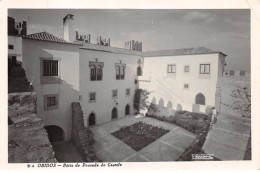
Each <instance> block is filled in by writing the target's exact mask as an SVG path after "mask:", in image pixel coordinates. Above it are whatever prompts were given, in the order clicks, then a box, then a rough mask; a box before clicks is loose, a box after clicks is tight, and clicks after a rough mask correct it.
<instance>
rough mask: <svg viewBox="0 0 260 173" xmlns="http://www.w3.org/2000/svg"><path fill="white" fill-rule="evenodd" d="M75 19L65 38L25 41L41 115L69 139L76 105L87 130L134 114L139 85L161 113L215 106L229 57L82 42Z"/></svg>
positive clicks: (39, 35)
mask: <svg viewBox="0 0 260 173" xmlns="http://www.w3.org/2000/svg"><path fill="white" fill-rule="evenodd" d="M66 20H69V21H66ZM73 20H74V18H73V15H68V16H66V17H65V18H64V21H63V24H64V39H60V38H57V37H55V36H53V35H51V34H49V33H47V32H42V33H36V34H31V35H27V36H25V37H23V38H22V45H23V46H22V54H23V59H22V61H23V63H22V66H23V68H24V69H25V72H26V76H27V79H28V80H29V81H30V82H32V83H33V87H34V89H35V90H36V92H37V113H38V114H39V116H40V117H41V118H42V119H43V121H44V124H45V126H58V127H60V128H61V129H62V130H63V132H64V139H65V140H70V139H71V126H72V122H71V121H72V110H71V103H72V102H80V103H81V107H82V109H83V112H84V121H85V122H84V123H85V126H86V127H88V126H90V125H94V124H102V123H105V122H108V121H111V120H112V119H114V118H119V117H123V116H125V115H127V114H133V113H134V112H135V110H134V108H133V100H134V93H135V90H136V89H137V88H139V87H140V88H144V89H147V90H149V91H154V93H153V94H152V95H151V97H150V99H151V101H152V102H153V103H156V104H157V105H159V106H161V107H162V110H163V109H164V108H165V109H164V110H165V111H161V112H160V113H159V114H165V115H170V114H171V113H172V111H171V110H172V109H173V110H176V109H183V110H192V107H193V105H194V104H202V105H209V106H215V93H216V84H217V81H218V77H219V76H222V74H223V71H224V64H225V56H226V55H225V54H223V53H221V52H217V51H212V50H209V49H207V48H190V49H178V50H176V49H175V50H165V51H150V52H142V51H140V50H141V46H142V43H141V42H136V43H135V42H133V41H131V46H129V44H127V46H128V48H129V49H126V48H125V49H123V48H115V47H110V39H108V40H102V39H101V38H99V39H98V40H99V42H98V43H97V44H91V43H90V36H88V37H85V36H83V37H81V38H88V39H87V40H86V41H85V40H84V39H83V40H81V41H79V40H77V39H76V38H77V37H79V36H78V34H76V32H71V31H74V30H73V28H69V27H71V26H73ZM70 34H73V36H71V35H70ZM74 35H75V36H74ZM65 40H66V41H65ZM142 73H143V75H142ZM140 75H142V76H140ZM142 80H146V81H148V82H142ZM169 108H170V109H169Z"/></svg>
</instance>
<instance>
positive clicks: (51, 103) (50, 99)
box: [44, 94, 59, 111]
mask: <svg viewBox="0 0 260 173" xmlns="http://www.w3.org/2000/svg"><path fill="white" fill-rule="evenodd" d="M58 104H59V95H58V94H48V95H44V111H49V110H53V109H58Z"/></svg>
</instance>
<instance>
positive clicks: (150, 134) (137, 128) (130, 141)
mask: <svg viewBox="0 0 260 173" xmlns="http://www.w3.org/2000/svg"><path fill="white" fill-rule="evenodd" d="M168 132H169V130H165V129H163V128H159V127H155V126H152V125H150V124H146V123H143V122H138V123H135V124H133V125H131V126H126V127H122V128H121V129H119V130H118V131H116V132H113V133H112V135H114V136H115V137H117V138H118V139H120V140H122V141H123V142H124V143H125V144H127V145H128V146H130V147H131V148H133V149H134V150H135V151H139V150H141V149H142V148H144V147H145V146H147V145H149V144H150V143H152V142H153V141H155V140H156V139H158V138H160V137H161V136H163V135H165V134H166V133H168Z"/></svg>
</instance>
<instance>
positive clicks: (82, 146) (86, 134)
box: [72, 102, 100, 162]
mask: <svg viewBox="0 0 260 173" xmlns="http://www.w3.org/2000/svg"><path fill="white" fill-rule="evenodd" d="M72 140H73V142H74V144H75V145H76V147H77V148H78V149H79V150H80V152H81V154H82V157H83V159H84V161H86V162H99V161H100V160H99V159H98V158H97V157H96V155H95V151H94V148H93V143H94V138H93V133H92V132H91V131H90V130H89V129H88V128H86V127H85V126H84V119H83V111H82V108H81V105H80V103H79V102H74V103H72Z"/></svg>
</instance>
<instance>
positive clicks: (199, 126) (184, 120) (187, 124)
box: [146, 111, 211, 135]
mask: <svg viewBox="0 0 260 173" xmlns="http://www.w3.org/2000/svg"><path fill="white" fill-rule="evenodd" d="M146 116H147V117H152V118H156V119H158V120H161V121H165V122H169V123H173V124H176V125H178V126H180V127H182V128H184V129H186V130H188V131H189V132H192V133H195V134H196V135H198V134H199V133H200V132H202V131H203V130H205V129H204V127H205V126H207V125H208V124H209V123H210V121H211V115H205V114H200V113H195V112H188V111H177V112H176V113H175V116H169V117H165V116H156V115H146Z"/></svg>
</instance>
